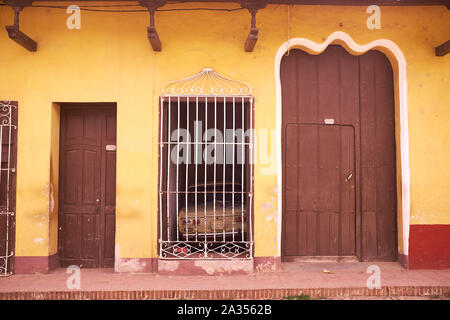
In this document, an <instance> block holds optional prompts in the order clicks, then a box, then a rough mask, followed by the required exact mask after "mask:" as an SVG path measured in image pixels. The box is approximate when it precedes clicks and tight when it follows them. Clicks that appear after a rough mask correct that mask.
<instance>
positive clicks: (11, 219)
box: [0, 101, 17, 276]
mask: <svg viewBox="0 0 450 320" xmlns="http://www.w3.org/2000/svg"><path fill="white" fill-rule="evenodd" d="M0 142H1V143H0V276H7V275H10V274H12V273H13V272H14V236H15V217H16V215H15V212H16V164H17V102H13V101H0Z"/></svg>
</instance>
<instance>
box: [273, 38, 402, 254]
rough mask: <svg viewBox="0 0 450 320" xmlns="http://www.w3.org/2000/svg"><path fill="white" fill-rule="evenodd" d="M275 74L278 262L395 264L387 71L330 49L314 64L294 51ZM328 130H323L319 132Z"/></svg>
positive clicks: (371, 56) (374, 61)
mask: <svg viewBox="0 0 450 320" xmlns="http://www.w3.org/2000/svg"><path fill="white" fill-rule="evenodd" d="M280 71H281V84H282V85H281V88H282V103H283V110H282V145H283V154H282V159H283V161H282V163H283V176H282V179H283V225H282V228H283V230H282V232H283V235H282V239H283V241H284V242H282V252H283V255H288V256H289V255H335V254H336V252H337V253H338V255H357V256H358V257H359V258H360V259H362V260H387V261H390V260H396V259H397V222H396V219H397V189H396V160H395V152H396V146H395V135H394V130H395V122H394V107H395V106H394V90H393V72H392V68H391V65H390V63H389V61H388V60H387V58H386V57H385V56H384V55H383V54H382V53H380V52H377V51H369V52H367V53H365V54H363V55H361V56H352V55H350V54H349V53H347V52H346V51H345V49H343V48H342V47H340V46H334V45H333V46H329V47H328V48H327V49H326V50H325V51H324V52H323V53H322V54H320V55H310V54H308V53H306V52H304V51H300V50H291V51H290V54H289V56H285V57H284V58H283V60H282V62H281V69H280ZM325 123H328V127H327V129H322V128H323V126H325ZM306 124H309V125H312V126H311V127H306ZM314 125H315V126H314ZM337 127H340V129H339V130H340V133H339V134H337V133H336V132H335V130H337ZM344 127H346V128H347V129H345V128H344ZM349 127H351V128H353V129H352V130H354V132H353V138H352V139H350V138H349V137H350V136H349V135H350V131H348V130H349V129H348V128H349ZM347 167H349V168H350V167H354V175H353V177H352V179H353V182H352V184H353V187H354V190H352V189H351V188H350V189H349V188H341V187H340V182H342V181H341V180H339V179H340V178H341V177H340V176H339V173H342V172H341V170H344V169H345V168H347ZM294 177H297V178H295V179H294ZM337 190H340V191H339V192H337ZM299 212H301V213H299ZM324 234H326V235H327V236H323V235H324ZM288 239H290V240H289V241H288ZM293 239H296V242H295V241H294V240H293ZM336 239H339V240H338V241H337V240H336Z"/></svg>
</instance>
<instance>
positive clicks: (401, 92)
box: [275, 31, 411, 256]
mask: <svg viewBox="0 0 450 320" xmlns="http://www.w3.org/2000/svg"><path fill="white" fill-rule="evenodd" d="M330 44H339V45H341V46H343V47H344V48H345V49H346V50H347V51H348V52H349V53H351V54H354V55H361V54H364V53H365V52H367V51H369V50H379V51H381V52H383V53H384V54H385V55H386V56H387V57H388V59H389V60H390V62H391V64H392V68H393V72H394V85H395V88H394V91H395V108H396V109H397V110H396V112H397V111H398V112H399V119H400V123H396V126H395V127H396V130H398V129H399V130H400V137H399V138H400V139H399V140H400V141H399V143H400V159H401V160H400V163H401V188H402V189H401V208H402V210H401V221H402V226H401V229H402V235H403V237H402V241H403V243H402V244H403V253H402V254H403V255H405V256H407V255H408V244H409V243H408V242H409V214H410V203H411V200H410V171H409V134H408V85H407V78H406V60H405V57H404V56H403V53H402V51H401V50H400V48H399V47H398V46H397V45H396V44H395V43H394V42H392V41H390V40H386V39H380V40H375V41H372V42H370V43H368V44H365V45H359V44H357V43H356V42H355V41H353V39H352V38H351V37H350V36H349V35H348V34H347V33H345V32H342V31H336V32H334V33H332V34H331V35H330V36H329V37H328V38H327V39H326V40H325V42H323V43H321V44H319V43H316V42H314V41H311V40H309V39H305V38H292V39H289V40H288V41H286V42H285V43H283V44H282V45H281V47H280V48H279V49H278V51H277V54H276V56H275V85H276V121H277V128H276V130H277V142H278V143H277V161H278V163H277V166H278V168H277V172H278V181H277V184H278V186H277V187H278V219H277V221H278V236H277V239H278V253H279V255H281V232H282V229H281V227H282V210H283V208H282V205H283V203H282V199H283V198H282V191H283V186H282V172H283V171H282V169H283V168H282V166H283V164H282V159H281V155H282V154H281V152H282V146H281V119H282V114H281V112H282V97H281V79H280V65H281V60H282V58H283V56H284V54H285V53H286V52H287V51H288V50H289V49H301V50H304V51H306V52H308V53H310V54H320V53H321V52H323V51H324V50H325V49H326V48H327V47H328V46H329V45H330ZM397 143H398V142H397ZM397 150H398V149H397ZM397 157H398V153H397ZM399 229H400V226H399ZM399 254H400V252H399Z"/></svg>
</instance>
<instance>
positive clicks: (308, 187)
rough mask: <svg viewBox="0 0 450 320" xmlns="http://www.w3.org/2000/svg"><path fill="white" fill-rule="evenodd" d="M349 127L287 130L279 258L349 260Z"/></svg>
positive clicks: (352, 148) (352, 227) (351, 214)
mask: <svg viewBox="0 0 450 320" xmlns="http://www.w3.org/2000/svg"><path fill="white" fill-rule="evenodd" d="M354 135H355V133H354V129H353V127H351V126H339V125H314V124H287V125H286V132H285V138H286V140H285V142H286V143H285V155H286V156H285V158H284V159H285V162H284V167H285V201H284V208H285V217H284V227H285V232H284V234H283V235H284V241H283V243H284V256H285V257H288V256H354V255H355V179H354V177H353V176H354V174H355V140H354Z"/></svg>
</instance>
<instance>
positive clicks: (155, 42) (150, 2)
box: [139, 0, 167, 51]
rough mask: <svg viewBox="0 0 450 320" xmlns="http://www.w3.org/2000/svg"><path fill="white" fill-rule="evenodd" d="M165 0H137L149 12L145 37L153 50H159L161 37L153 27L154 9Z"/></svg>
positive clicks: (164, 2) (163, 3)
mask: <svg viewBox="0 0 450 320" xmlns="http://www.w3.org/2000/svg"><path fill="white" fill-rule="evenodd" d="M166 2H167V1H165V0H139V4H140V5H141V6H143V7H146V8H147V10H148V12H149V13H150V26H149V27H147V37H148V41H149V42H150V45H151V46H152V49H153V51H161V49H162V45H161V39H159V35H158V32H157V31H156V27H155V11H156V9H157V8H159V7H161V6H163V5H165V4H166Z"/></svg>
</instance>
